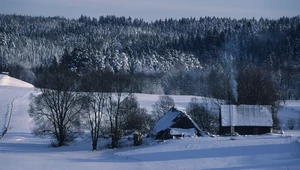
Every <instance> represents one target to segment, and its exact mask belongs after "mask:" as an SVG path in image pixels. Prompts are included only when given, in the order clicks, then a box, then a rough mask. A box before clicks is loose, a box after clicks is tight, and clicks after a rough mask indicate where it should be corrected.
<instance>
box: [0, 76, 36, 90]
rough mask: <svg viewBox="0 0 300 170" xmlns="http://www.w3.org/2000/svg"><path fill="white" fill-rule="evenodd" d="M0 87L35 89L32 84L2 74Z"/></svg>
mask: <svg viewBox="0 0 300 170" xmlns="http://www.w3.org/2000/svg"><path fill="white" fill-rule="evenodd" d="M0 86H14V87H26V88H33V87H34V86H33V85H32V84H30V83H27V82H25V81H22V80H18V79H16V78H12V77H10V76H7V75H3V74H0Z"/></svg>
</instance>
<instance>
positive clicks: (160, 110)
mask: <svg viewBox="0 0 300 170" xmlns="http://www.w3.org/2000/svg"><path fill="white" fill-rule="evenodd" d="M174 106H175V102H174V99H173V98H172V97H170V96H159V99H158V101H157V102H155V104H154V105H153V110H152V113H153V115H154V116H155V119H156V120H158V119H160V118H161V117H162V116H164V115H165V114H166V113H167V111H168V110H169V109H170V108H171V107H174Z"/></svg>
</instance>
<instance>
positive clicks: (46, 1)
mask: <svg viewBox="0 0 300 170" xmlns="http://www.w3.org/2000/svg"><path fill="white" fill-rule="evenodd" d="M0 13H2V14H22V15H34V16H63V17H66V18H79V17H80V15H81V14H83V15H87V16H91V17H96V18H98V17H99V16H101V15H104V16H106V15H116V16H126V17H129V16H130V17H132V18H143V19H144V20H145V21H154V20H156V19H165V18H183V17H196V18H199V17H205V16H216V17H231V18H237V19H240V18H253V17H255V18H260V17H264V18H270V19H276V18H280V17H282V16H287V17H291V16H297V15H300V0H0Z"/></svg>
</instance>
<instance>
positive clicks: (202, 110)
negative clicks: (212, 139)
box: [187, 97, 219, 133]
mask: <svg viewBox="0 0 300 170" xmlns="http://www.w3.org/2000/svg"><path fill="white" fill-rule="evenodd" d="M187 113H188V114H189V115H190V116H191V118H192V119H193V120H194V121H195V122H196V123H197V124H198V125H199V126H200V127H201V128H202V129H204V130H206V131H208V132H210V133H217V132H218V130H219V121H218V120H219V119H218V115H217V114H214V113H213V112H212V111H210V110H209V109H208V106H207V104H206V103H201V102H200V101H199V100H198V99H197V98H195V97H194V98H192V99H191V101H190V103H189V105H188V107H187Z"/></svg>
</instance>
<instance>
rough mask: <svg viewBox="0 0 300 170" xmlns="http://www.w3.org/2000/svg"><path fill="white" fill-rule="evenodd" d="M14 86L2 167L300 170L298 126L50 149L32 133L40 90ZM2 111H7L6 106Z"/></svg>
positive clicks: (148, 102) (144, 102)
mask: <svg viewBox="0 0 300 170" xmlns="http://www.w3.org/2000/svg"><path fill="white" fill-rule="evenodd" d="M11 80H12V79H11ZM11 83H16V82H11ZM14 85H15V86H14V87H12V86H1V85H0V101H2V103H4V104H3V105H1V108H2V107H6V106H7V104H9V103H11V102H13V109H12V117H11V122H10V126H9V130H8V132H7V134H6V135H5V136H4V137H3V138H2V139H0V169H14V170H24V169H30V170H40V169H43V170H52V169H60V170H67V169H69V170H81V169H91V170H93V169H95V170H96V169H123V170H127V169H128V170H135V169H136V170H143V169H144V170H148V169H184V170H193V169H300V131H299V130H293V131H285V133H284V134H266V135H258V136H238V137H236V138H235V140H230V137H216V138H210V137H195V138H183V139H173V140H167V141H163V142H156V141H155V140H150V139H144V141H145V144H144V145H141V146H137V147H136V146H128V147H123V148H120V149H107V148H105V147H104V146H103V145H101V147H100V148H99V151H96V152H92V151H90V150H91V143H90V141H89V139H88V138H82V139H78V140H77V141H75V142H74V143H71V144H70V146H65V147H60V148H51V147H49V143H50V142H51V140H50V139H41V138H37V137H35V136H33V135H32V134H31V133H30V127H31V122H30V117H29V115H28V113H27V110H28V108H29V106H28V105H29V96H30V94H31V93H34V94H36V93H38V91H35V90H34V88H24V87H18V83H16V84H14ZM137 96H138V100H139V102H140V105H141V107H145V108H149V109H151V107H152V105H153V104H154V102H156V101H157V100H158V96H159V95H146V94H139V95H137ZM172 97H173V98H174V100H175V102H177V103H178V106H179V108H183V109H184V108H185V107H186V106H187V103H188V102H189V101H190V98H192V97H194V96H172ZM177 103H176V104H177ZM289 103H292V104H291V105H289ZM289 106H292V109H294V110H295V108H296V107H297V108H300V102H299V101H287V102H286V105H285V106H284V107H283V108H282V109H281V110H280V111H279V113H278V114H279V117H280V115H283V114H284V112H285V111H288V110H290V108H289ZM4 110H5V109H4ZM295 113H297V112H296V111H295ZM0 114H1V115H2V114H4V113H3V112H2V109H1V112H0ZM295 115H296V114H295ZM297 116H298V115H296V117H295V118H297ZM0 121H3V120H2V119H1V120H0Z"/></svg>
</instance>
